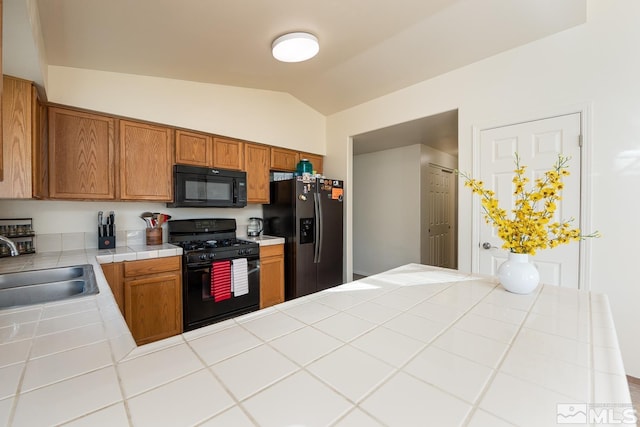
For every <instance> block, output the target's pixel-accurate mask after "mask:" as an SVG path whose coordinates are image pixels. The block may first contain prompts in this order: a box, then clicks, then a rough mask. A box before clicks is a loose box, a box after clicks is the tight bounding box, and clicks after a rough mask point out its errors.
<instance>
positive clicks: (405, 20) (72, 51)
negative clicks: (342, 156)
mask: <svg viewBox="0 0 640 427" xmlns="http://www.w3.org/2000/svg"><path fill="white" fill-rule="evenodd" d="M13 2H20V3H25V2H26V3H27V5H28V4H29V3H30V2H36V5H37V6H38V9H39V18H40V21H41V31H42V34H43V36H44V47H45V52H44V58H45V61H46V63H47V64H49V65H59V66H66V67H77V68H87V69H95V70H104V71H112V72H119V73H131V74H140V75H148V76H157V77H167V78H172V79H181V80H193V81H198V82H206V83H216V84H223V85H232V86H242V87H249V88H258V89H267V90H275V91H283V92H288V93H290V94H291V95H293V96H294V97H296V98H298V99H299V100H300V101H302V102H303V103H306V104H308V105H309V106H311V107H312V108H314V109H316V110H317V111H319V112H321V113H323V114H325V115H330V114H332V113H335V112H338V111H341V110H344V109H346V108H349V107H352V106H355V105H358V104H360V103H363V102H366V101H368V100H371V99H374V98H377V97H379V96H382V95H385V94H388V93H390V92H393V91H396V90H399V89H401V88H404V87H407V86H410V85H412V84H415V83H417V82H420V81H423V80H426V79H428V78H431V77H434V76H437V75H439V74H442V73H446V72H448V71H451V70H453V69H456V68H459V67H462V66H465V65H467V64H470V63H473V62H475V61H479V60H481V59H483V58H486V57H488V56H491V55H495V54H497V53H500V52H502V51H505V50H507V49H511V48H514V47H517V46H519V45H522V44H525V43H529V42H531V41H534V40H536V39H539V38H542V37H545V36H548V35H550V34H553V33H556V32H558V31H562V30H564V29H567V28H569V27H572V26H575V25H578V24H581V23H583V22H584V21H585V19H586V0H562V1H558V0H393V1H392V0H376V1H372V0H321V1H319V0H268V1H267V0H180V1H176V0H108V1H105V0H4V3H5V9H6V10H7V13H12V12H11V10H12V9H15V8H14V7H12V4H11V3H13ZM11 19H12V16H7V15H5V21H4V22H5V23H8V22H7V21H8V20H11ZM9 29H11V25H9ZM300 30H303V31H309V32H311V33H313V34H315V35H316V36H317V37H318V38H319V40H320V53H319V54H318V56H316V57H315V58H313V59H311V60H310V61H307V62H303V63H295V64H291V63H280V62H278V61H276V60H274V59H273V58H272V57H271V51H270V47H271V43H272V41H273V40H274V39H275V38H276V37H278V36H279V35H282V34H283V33H286V32H289V31H300ZM22 32H23V33H24V34H30V33H31V32H30V31H28V30H26V29H22ZM21 37H22V36H21ZM14 38H15V37H14ZM4 41H5V50H7V52H8V54H9V55H11V53H12V49H14V50H15V49H22V51H21V52H18V54H14V55H12V56H11V58H10V59H9V62H11V61H20V60H25V61H30V62H32V63H35V62H37V61H35V60H34V58H31V57H30V56H32V54H31V55H29V52H27V53H26V54H25V52H24V44H22V45H21V44H19V40H12V36H11V35H8V36H7V37H5V38H4ZM12 45H13V46H12ZM16 46H19V47H16ZM25 56H26V58H25ZM12 65H14V64H11V63H9V64H7V67H9V68H11V67H12ZM26 77H28V76H26Z"/></svg>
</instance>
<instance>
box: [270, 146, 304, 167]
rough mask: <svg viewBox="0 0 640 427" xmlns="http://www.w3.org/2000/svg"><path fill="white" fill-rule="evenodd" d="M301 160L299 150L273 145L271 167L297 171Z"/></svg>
mask: <svg viewBox="0 0 640 427" xmlns="http://www.w3.org/2000/svg"><path fill="white" fill-rule="evenodd" d="M299 160H300V158H299V154H298V152H297V151H293V150H287V149H286V148H278V147H271V169H272V170H277V171H295V170H296V165H297V164H298V161H299Z"/></svg>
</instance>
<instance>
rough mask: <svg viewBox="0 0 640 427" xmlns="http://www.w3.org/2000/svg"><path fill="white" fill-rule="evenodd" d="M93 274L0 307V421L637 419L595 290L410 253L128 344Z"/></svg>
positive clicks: (605, 309)
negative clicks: (513, 284) (74, 285)
mask: <svg viewBox="0 0 640 427" xmlns="http://www.w3.org/2000/svg"><path fill="white" fill-rule="evenodd" d="M167 249H169V248H167ZM114 255H115V254H114ZM86 256H87V257H88V258H89V257H91V255H90V254H88V255H86ZM59 259H62V256H60V258H59ZM89 261H91V260H89ZM91 262H92V263H93V264H94V266H96V267H99V264H97V263H96V261H91ZM96 275H97V277H98V279H99V282H100V284H101V293H100V294H99V295H98V296H96V297H84V298H81V299H77V300H75V301H72V302H68V303H58V304H46V305H41V306H33V307H26V308H23V309H19V310H18V309H14V310H11V311H2V312H0V378H1V379H2V380H1V381H0V425H10V426H38V425H59V424H65V425H75V426H79V425H86V426H103V425H104V426H163V425H166V426H180V425H184V426H190V425H202V426H287V425H305V426H316V425H317V426H327V425H330V426H340V427H344V426H385V425H388V426H396V425H397V426H411V425H420V426H423V425H442V426H454V425H468V426H500V425H512V424H516V425H532V426H545V425H556V423H557V422H558V421H562V420H565V421H566V418H562V420H561V418H560V417H568V416H571V415H574V416H576V417H580V416H583V414H584V412H586V411H591V410H596V411H597V413H598V414H600V415H599V416H600V417H601V418H600V420H603V419H606V420H608V421H615V420H623V421H634V420H633V419H632V418H633V415H630V412H629V411H630V409H629V408H631V403H630V402H631V399H630V396H629V390H628V387H627V381H626V377H625V375H624V368H623V365H622V361H621V357H620V351H619V348H618V342H617V339H616V333H615V329H614V324H613V320H612V317H611V313H610V310H609V303H608V300H607V298H606V296H604V295H602V294H595V293H589V292H584V291H576V290H569V289H563V288H557V287H554V286H540V287H539V288H538V289H537V290H536V291H535V292H534V293H533V294H531V295H525V296H523V295H515V294H510V293H508V292H506V291H504V290H503V289H502V287H500V286H499V285H497V284H496V281H495V279H493V278H487V277H479V276H472V275H469V274H464V273H460V272H457V271H454V270H445V269H439V268H436V267H429V266H423V265H419V264H408V265H406V266H403V267H399V268H396V269H393V270H390V271H388V272H385V273H382V274H378V275H375V276H371V277H368V278H365V279H361V280H358V281H355V282H350V283H346V284H344V285H341V286H338V287H336V288H332V289H329V290H325V291H323V292H319V293H317V294H313V295H308V296H306V297H302V298H298V299H296V300H292V301H287V302H285V303H282V304H279V305H276V306H273V307H270V308H268V309H265V310H260V311H257V312H253V313H250V314H247V315H244V316H240V317H237V318H235V319H230V320H227V321H224V322H220V323H217V324H215V325H211V326H208V327H205V328H200V329H198V330H195V331H191V332H187V333H185V334H183V335H179V336H176V337H172V338H168V339H166V340H163V341H159V342H156V343H152V344H148V345H145V346H141V347H137V348H133V349H131V350H130V351H127V350H126V349H127V347H128V346H131V344H130V343H128V341H127V338H126V337H127V335H126V333H123V331H122V330H121V326H122V324H123V323H124V322H123V320H122V317H121V316H120V315H119V311H118V309H117V307H116V306H115V302H114V301H113V298H112V296H111V294H110V291H109V290H108V285H106V282H105V281H104V276H103V275H102V272H101V270H100V268H96ZM104 286H106V289H105V288H104ZM125 328H126V326H125ZM123 337H124V338H123ZM128 338H129V340H131V337H130V334H129V335H128ZM131 341H132V340H131ZM133 347H135V344H133ZM603 405H609V406H608V407H607V408H606V409H607V410H608V411H610V412H608V413H607V414H605V415H602V410H603V408H604V406H603ZM576 408H577V409H576ZM587 408H588V409H587ZM580 411H581V412H580ZM631 414H632V413H631ZM603 416H605V417H606V416H608V417H609V418H602V417H603Z"/></svg>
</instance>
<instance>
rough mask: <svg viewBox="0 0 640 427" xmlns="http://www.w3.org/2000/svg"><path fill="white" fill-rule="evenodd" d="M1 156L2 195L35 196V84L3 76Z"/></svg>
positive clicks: (15, 197) (11, 196)
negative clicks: (2, 172) (33, 186)
mask: <svg viewBox="0 0 640 427" xmlns="http://www.w3.org/2000/svg"><path fill="white" fill-rule="evenodd" d="M2 80H3V87H4V89H3V90H4V93H3V94H2V112H3V114H2V134H3V144H2V146H1V148H2V156H1V157H0V159H1V160H2V163H3V167H2V169H3V171H4V179H3V181H2V182H0V198H10V199H30V198H31V197H32V194H33V193H32V179H33V178H32V153H33V152H32V150H33V147H32V140H33V134H32V132H33V127H32V122H33V108H34V106H33V105H32V98H31V96H32V93H31V88H32V83H31V82H29V81H27V80H22V79H17V78H14V77H9V76H3V79H2Z"/></svg>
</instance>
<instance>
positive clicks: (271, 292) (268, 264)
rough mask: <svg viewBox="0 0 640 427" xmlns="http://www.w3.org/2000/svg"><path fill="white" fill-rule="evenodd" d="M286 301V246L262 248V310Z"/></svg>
mask: <svg viewBox="0 0 640 427" xmlns="http://www.w3.org/2000/svg"><path fill="white" fill-rule="evenodd" d="M283 301H284V245H282V244H281V245H269V246H260V308H266V307H270V306H272V305H275V304H279V303H281V302H283Z"/></svg>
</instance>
